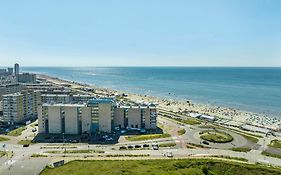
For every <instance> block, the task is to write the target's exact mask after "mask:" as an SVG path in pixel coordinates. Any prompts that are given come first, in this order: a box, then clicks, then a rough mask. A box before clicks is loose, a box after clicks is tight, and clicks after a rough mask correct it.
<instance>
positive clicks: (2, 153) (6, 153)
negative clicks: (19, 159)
mask: <svg viewBox="0 0 281 175" xmlns="http://www.w3.org/2000/svg"><path fill="white" fill-rule="evenodd" d="M13 155H14V153H13V152H12V151H0V157H3V156H7V157H8V158H12V157H13Z"/></svg>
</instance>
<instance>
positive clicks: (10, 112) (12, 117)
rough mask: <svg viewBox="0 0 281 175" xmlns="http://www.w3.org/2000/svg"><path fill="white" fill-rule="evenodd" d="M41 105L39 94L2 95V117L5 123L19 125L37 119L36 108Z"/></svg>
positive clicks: (28, 92)
mask: <svg viewBox="0 0 281 175" xmlns="http://www.w3.org/2000/svg"><path fill="white" fill-rule="evenodd" d="M38 104H41V95H40V93H39V92H34V91H25V90H24V91H22V92H17V93H13V94H7V95H3V116H2V117H1V120H2V121H3V122H6V123H10V124H13V123H19V122H24V121H26V120H29V119H32V118H36V117H37V106H38Z"/></svg>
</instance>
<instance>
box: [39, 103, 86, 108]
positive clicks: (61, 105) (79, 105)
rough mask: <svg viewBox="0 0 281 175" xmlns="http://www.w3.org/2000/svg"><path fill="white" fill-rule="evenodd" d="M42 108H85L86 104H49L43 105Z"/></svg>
mask: <svg viewBox="0 0 281 175" xmlns="http://www.w3.org/2000/svg"><path fill="white" fill-rule="evenodd" d="M42 106H55V107H86V104H71V103H67V104H64V103H55V104H50V103H44V104H43V105H42Z"/></svg>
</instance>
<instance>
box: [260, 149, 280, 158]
mask: <svg viewBox="0 0 281 175" xmlns="http://www.w3.org/2000/svg"><path fill="white" fill-rule="evenodd" d="M261 154H262V155H265V156H269V157H275V158H278V159H281V155H280V154H273V153H270V152H267V151H263V152H262V153H261Z"/></svg>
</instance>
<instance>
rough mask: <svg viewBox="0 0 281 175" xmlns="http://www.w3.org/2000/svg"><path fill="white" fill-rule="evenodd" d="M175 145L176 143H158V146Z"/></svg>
mask: <svg viewBox="0 0 281 175" xmlns="http://www.w3.org/2000/svg"><path fill="white" fill-rule="evenodd" d="M176 145H177V144H176V143H161V144H159V147H174V146H176Z"/></svg>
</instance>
